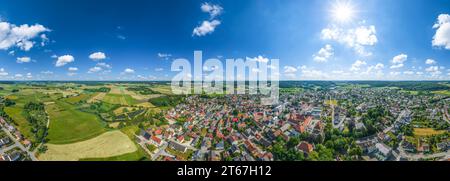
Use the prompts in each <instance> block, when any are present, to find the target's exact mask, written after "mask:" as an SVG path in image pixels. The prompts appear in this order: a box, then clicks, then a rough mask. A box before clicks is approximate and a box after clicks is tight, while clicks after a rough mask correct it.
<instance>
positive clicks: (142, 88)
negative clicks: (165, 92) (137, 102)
mask: <svg viewBox="0 0 450 181" xmlns="http://www.w3.org/2000/svg"><path fill="white" fill-rule="evenodd" d="M127 90H128V91H133V92H138V93H139V94H142V95H151V94H161V93H160V92H158V91H154V90H153V89H151V88H149V87H147V86H136V87H128V88H127Z"/></svg>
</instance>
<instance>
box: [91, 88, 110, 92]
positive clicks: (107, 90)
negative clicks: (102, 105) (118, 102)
mask: <svg viewBox="0 0 450 181" xmlns="http://www.w3.org/2000/svg"><path fill="white" fill-rule="evenodd" d="M110 90H111V88H108V87H100V88H97V89H95V88H91V89H84V91H87V92H109V91H110Z"/></svg>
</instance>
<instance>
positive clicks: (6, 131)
mask: <svg viewBox="0 0 450 181" xmlns="http://www.w3.org/2000/svg"><path fill="white" fill-rule="evenodd" d="M1 129H2V130H3V131H4V132H5V133H6V134H7V135H8V136H9V137H10V138H11V140H12V141H14V145H15V147H19V148H20V149H21V150H22V151H24V152H26V153H28V155H29V156H30V158H31V160H32V161H38V159H37V158H36V157H35V156H34V154H33V153H31V152H30V151H29V150H28V149H26V148H25V147H24V146H23V145H22V144H21V143H20V142H19V141H17V140H16V139H15V137H14V136H13V135H12V134H11V133H10V132H9V131H8V130H7V129H6V128H4V127H3V126H1ZM13 148H14V147H13Z"/></svg>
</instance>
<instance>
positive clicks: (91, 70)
mask: <svg viewBox="0 0 450 181" xmlns="http://www.w3.org/2000/svg"><path fill="white" fill-rule="evenodd" d="M102 70H103V69H102V68H101V67H97V66H95V67H92V68H90V69H89V71H88V73H97V72H100V71H102Z"/></svg>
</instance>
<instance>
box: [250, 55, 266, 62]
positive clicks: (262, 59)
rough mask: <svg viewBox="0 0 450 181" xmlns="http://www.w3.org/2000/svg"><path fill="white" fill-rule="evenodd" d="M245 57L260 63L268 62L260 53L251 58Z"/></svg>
mask: <svg viewBox="0 0 450 181" xmlns="http://www.w3.org/2000/svg"><path fill="white" fill-rule="evenodd" d="M246 59H247V60H249V61H256V62H260V63H267V62H269V59H268V58H265V57H263V56H261V55H259V56H257V57H253V58H250V57H246Z"/></svg>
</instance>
